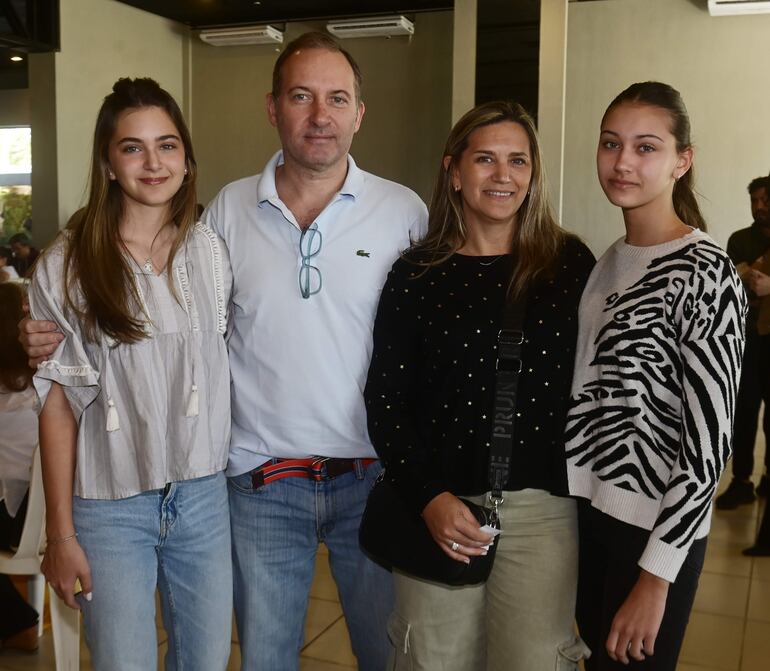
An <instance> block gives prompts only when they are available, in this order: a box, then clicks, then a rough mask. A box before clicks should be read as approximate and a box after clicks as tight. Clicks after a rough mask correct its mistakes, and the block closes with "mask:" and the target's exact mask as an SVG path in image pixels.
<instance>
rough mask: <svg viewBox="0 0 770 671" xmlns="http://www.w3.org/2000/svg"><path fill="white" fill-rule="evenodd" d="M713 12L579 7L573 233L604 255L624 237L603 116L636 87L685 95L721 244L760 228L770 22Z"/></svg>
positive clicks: (569, 113) (569, 109) (699, 183)
mask: <svg viewBox="0 0 770 671" xmlns="http://www.w3.org/2000/svg"><path fill="white" fill-rule="evenodd" d="M705 5H706V3H705V2H694V1H691V0H599V1H596V2H586V3H570V5H569V30H568V52H567V54H568V55H567V103H566V142H565V171H564V210H563V222H564V225H565V226H566V227H567V228H569V229H570V230H572V231H575V232H577V233H578V234H579V235H581V236H582V237H583V238H584V239H585V240H586V242H587V243H588V244H589V245H590V246H591V248H592V249H593V250H594V252H596V253H601V252H603V251H604V250H605V249H606V248H607V246H608V245H609V244H610V243H611V242H612V241H614V240H615V239H617V238H618V237H620V236H621V235H622V234H623V222H622V215H621V213H620V211H619V210H618V209H617V208H614V207H612V206H611V205H609V203H607V201H606V199H605V197H604V194H603V193H602V191H601V188H600V187H599V183H598V181H597V178H596V168H595V156H596V142H597V138H598V128H599V123H600V120H601V116H602V114H603V113H604V110H605V108H606V106H607V104H608V103H609V102H610V101H611V100H612V98H613V97H614V96H615V95H616V94H617V93H619V92H620V91H622V90H623V89H624V88H625V87H626V86H628V85H629V84H631V83H633V82H636V81H644V80H650V79H657V80H660V81H664V82H667V83H669V84H671V85H672V86H674V87H675V88H677V89H679V91H681V93H682V95H683V97H684V100H685V103H686V104H687V107H688V109H689V112H690V118H691V122H692V128H693V139H694V142H695V145H696V158H695V169H696V188H697V190H698V191H699V192H700V193H701V194H702V197H701V198H700V203H701V205H702V207H703V210H704V214H705V216H706V219H707V221H708V223H709V230H710V233H711V235H712V236H713V237H714V238H715V239H716V241H717V242H718V243H719V244H721V245H724V244H726V242H727V238H728V236H729V234H730V233H731V232H732V231H733V230H735V229H737V228H741V227H743V226H746V225H748V224H749V223H750V220H751V217H750V213H749V202H748V195H747V193H746V185H747V184H748V183H749V181H750V180H751V179H752V178H753V177H756V176H758V175H763V174H767V172H768V169H770V125H769V122H768V114H767V110H768V109H770V87H769V86H767V85H766V82H767V81H768V77H767V73H768V63H770V39H768V36H770V15H754V16H735V17H711V16H710V15H709V14H708V12H707V10H706V8H705Z"/></svg>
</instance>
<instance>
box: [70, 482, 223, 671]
mask: <svg viewBox="0 0 770 671" xmlns="http://www.w3.org/2000/svg"><path fill="white" fill-rule="evenodd" d="M72 506H73V517H74V521H75V529H76V530H77V532H78V534H79V538H78V540H79V541H80V544H81V546H82V547H83V550H84V551H85V553H86V556H87V557H88V562H89V564H90V566H91V576H92V579H93V600H92V601H90V602H87V601H85V600H84V599H82V598H81V599H80V605H81V607H82V609H83V620H84V623H85V631H86V640H87V642H88V647H89V649H90V651H91V663H92V666H93V668H94V669H95V670H96V671H152V670H153V669H155V668H156V667H157V658H158V645H157V635H156V629H155V590H156V587H158V588H160V604H161V611H162V615H163V623H164V625H165V628H166V631H167V632H168V652H167V653H166V669H167V670H169V671H177V670H180V671H182V670H183V671H194V670H199V671H217V670H222V669H224V668H225V667H226V666H227V660H228V658H229V656H230V634H231V624H230V623H231V618H232V564H231V559H230V519H229V513H228V505H227V487H226V485H225V476H224V474H223V473H217V474H216V475H211V476H208V477H205V478H199V479H196V480H188V481H186V482H174V483H171V484H169V485H167V486H166V488H165V489H156V490H153V491H149V492H144V493H142V494H139V495H137V496H132V497H130V498H127V499H120V500H116V501H109V500H102V499H81V498H78V497H75V498H74V499H73V504H72Z"/></svg>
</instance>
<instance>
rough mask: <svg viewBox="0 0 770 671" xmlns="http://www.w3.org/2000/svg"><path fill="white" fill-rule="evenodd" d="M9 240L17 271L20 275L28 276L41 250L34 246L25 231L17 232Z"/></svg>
mask: <svg viewBox="0 0 770 671" xmlns="http://www.w3.org/2000/svg"><path fill="white" fill-rule="evenodd" d="M8 242H9V243H10V245H11V249H12V250H13V255H14V262H13V265H14V266H15V267H16V272H17V273H19V276H20V277H28V276H29V274H30V270H31V269H32V266H33V265H34V263H35V261H36V260H37V257H38V256H40V252H39V251H37V249H35V248H34V247H33V246H32V243H31V242H30V239H29V238H28V237H27V235H26V234H25V233H17V234H16V235H14V236H13V237H12V238H11V239H10V240H9V241H8Z"/></svg>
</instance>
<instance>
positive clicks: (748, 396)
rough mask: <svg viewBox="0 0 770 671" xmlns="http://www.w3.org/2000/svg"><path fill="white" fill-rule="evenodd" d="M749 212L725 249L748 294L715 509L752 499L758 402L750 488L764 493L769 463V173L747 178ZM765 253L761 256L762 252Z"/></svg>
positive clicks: (769, 487)
mask: <svg viewBox="0 0 770 671" xmlns="http://www.w3.org/2000/svg"><path fill="white" fill-rule="evenodd" d="M749 195H750V196H751V215H752V217H753V218H754V223H753V224H751V226H749V227H748V228H742V229H740V230H738V231H736V232H735V233H733V234H732V235H731V236H730V239H729V240H728V241H727V253H728V254H729V255H730V258H731V259H732V260H733V263H735V265H736V267H737V269H738V273H739V275H740V276H741V279H742V280H743V282H744V284H745V286H746V291H747V293H748V295H749V313H748V316H747V317H746V349H745V352H744V355H743V357H744V358H743V369H742V371H743V372H742V374H741V383H740V388H739V390H738V399H737V401H736V409H735V431H734V438H733V479H732V482H731V483H730V486H729V487H728V488H727V490H725V492H724V494H722V495H721V496H718V497H717V500H716V505H717V508H719V509H720V510H731V509H733V508H737V507H738V506H740V505H743V504H745V503H752V502H753V501H754V500H755V499H756V495H755V493H754V486H753V484H752V482H751V473H752V471H753V470H754V443H755V440H756V436H757V420H758V418H759V408H760V404H761V403H762V401H763V400H764V402H765V411H764V414H763V419H762V429H763V431H764V433H765V443H766V444H765V472H764V475H763V476H762V479H761V480H760V482H759V485H758V486H757V489H756V493H757V494H759V495H760V496H767V495H768V493H770V480H768V475H767V473H768V465H770V442H768V441H770V412H768V410H767V406H768V401H770V335H768V334H764V335H763V334H762V331H763V330H764V329H760V330H758V329H757V326H758V324H757V321H758V318H759V313H760V310H759V304H760V301H761V298H762V297H764V296H767V295H770V276H768V275H767V274H766V273H767V271H768V267H770V178H768V177H758V178H756V179H754V180H752V181H751V183H750V184H749ZM765 255H766V258H765V259H764V260H763V258H762V257H763V256H765Z"/></svg>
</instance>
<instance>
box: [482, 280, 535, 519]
mask: <svg viewBox="0 0 770 671" xmlns="http://www.w3.org/2000/svg"><path fill="white" fill-rule="evenodd" d="M526 303H527V298H526V295H522V296H519V298H517V299H516V300H515V301H513V302H507V303H506V304H505V307H504V308H503V318H502V323H501V325H500V332H499V333H498V334H497V362H496V364H495V368H496V374H495V406H494V418H493V421H492V441H491V444H490V448H489V471H488V477H489V489H490V494H489V497H490V501H491V503H492V504H493V505H494V509H495V513H496V512H497V507H498V506H499V504H500V503H502V502H503V487H504V486H505V484H506V483H507V482H508V477H509V475H510V472H511V457H512V454H513V429H514V420H515V418H516V396H517V392H518V387H519V377H520V373H521V367H522V363H521V351H522V347H523V345H524V315H525V312H526Z"/></svg>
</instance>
